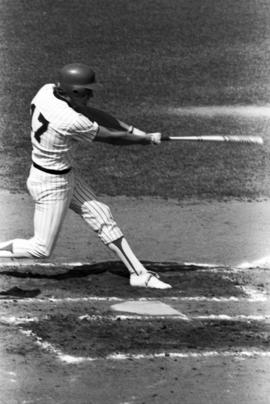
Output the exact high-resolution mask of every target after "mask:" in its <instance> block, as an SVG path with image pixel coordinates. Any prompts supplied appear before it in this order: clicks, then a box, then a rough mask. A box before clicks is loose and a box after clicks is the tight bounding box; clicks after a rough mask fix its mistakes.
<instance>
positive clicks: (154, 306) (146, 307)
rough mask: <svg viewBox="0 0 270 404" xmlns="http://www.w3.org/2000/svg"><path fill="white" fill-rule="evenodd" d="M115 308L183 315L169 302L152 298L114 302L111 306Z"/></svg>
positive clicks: (160, 314)
mask: <svg viewBox="0 0 270 404" xmlns="http://www.w3.org/2000/svg"><path fill="white" fill-rule="evenodd" d="M111 308H112V309H113V310H116V311H125V312H128V313H136V314H147V315H151V316H171V315H174V316H175V315H177V316H183V317H186V316H185V315H184V314H182V313H181V312H180V311H178V310H175V309H173V308H172V307H171V306H169V305H168V304H165V303H162V302H160V301H158V300H156V301H155V300H151V301H147V300H145V301H139V302H138V301H136V300H135V301H133V300H126V301H125V302H123V303H118V304H114V305H112V306H111Z"/></svg>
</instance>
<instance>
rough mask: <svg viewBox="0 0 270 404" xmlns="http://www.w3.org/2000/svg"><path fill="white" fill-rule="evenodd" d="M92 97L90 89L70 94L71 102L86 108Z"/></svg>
mask: <svg viewBox="0 0 270 404" xmlns="http://www.w3.org/2000/svg"><path fill="white" fill-rule="evenodd" d="M92 97H93V90H90V89H85V90H83V91H78V92H73V93H72V101H73V102H74V103H75V104H76V105H83V106H86V105H87V104H88V102H89V100H90V99H91V98H92Z"/></svg>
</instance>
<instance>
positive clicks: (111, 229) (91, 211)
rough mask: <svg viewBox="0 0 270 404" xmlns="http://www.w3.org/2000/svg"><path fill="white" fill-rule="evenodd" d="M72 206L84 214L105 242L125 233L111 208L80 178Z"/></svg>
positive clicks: (81, 214) (75, 210)
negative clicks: (118, 224)
mask: <svg viewBox="0 0 270 404" xmlns="http://www.w3.org/2000/svg"><path fill="white" fill-rule="evenodd" d="M70 208H71V209H72V210H74V212H76V213H78V214H79V215H80V216H82V218H83V219H84V220H85V221H86V222H87V223H88V224H89V225H90V226H91V227H92V229H93V230H94V231H95V232H97V233H98V236H99V237H100V238H101V240H102V241H103V242H104V243H105V244H109V243H111V242H112V241H114V240H116V239H118V238H119V237H121V236H122V235H123V234H122V232H121V230H120V229H119V227H118V226H117V224H116V222H115V220H114V219H113V216H112V214H111V211H110V208H109V207H108V206H107V205H105V204H104V203H102V202H100V201H98V200H97V198H96V196H95V194H94V192H93V191H92V189H91V188H90V187H88V186H87V185H86V184H84V183H83V182H82V180H80V179H78V180H77V181H76V185H75V188H74V192H73V197H72V200H71V205H70Z"/></svg>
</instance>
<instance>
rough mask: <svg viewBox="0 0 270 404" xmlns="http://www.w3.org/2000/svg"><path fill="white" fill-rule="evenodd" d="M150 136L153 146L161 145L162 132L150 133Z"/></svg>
mask: <svg viewBox="0 0 270 404" xmlns="http://www.w3.org/2000/svg"><path fill="white" fill-rule="evenodd" d="M148 135H149V136H150V142H151V143H152V144H160V143H161V136H162V135H161V133H160V132H154V133H148Z"/></svg>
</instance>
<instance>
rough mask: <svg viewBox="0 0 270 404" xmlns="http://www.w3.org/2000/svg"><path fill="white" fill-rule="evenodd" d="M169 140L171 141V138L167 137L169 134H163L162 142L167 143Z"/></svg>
mask: <svg viewBox="0 0 270 404" xmlns="http://www.w3.org/2000/svg"><path fill="white" fill-rule="evenodd" d="M167 140H171V139H170V136H169V135H167V134H164V133H162V135H161V141H162V142H163V141H167Z"/></svg>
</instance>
